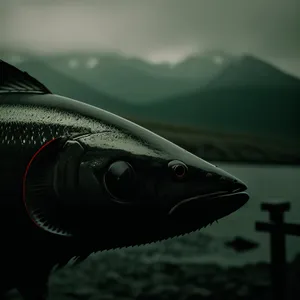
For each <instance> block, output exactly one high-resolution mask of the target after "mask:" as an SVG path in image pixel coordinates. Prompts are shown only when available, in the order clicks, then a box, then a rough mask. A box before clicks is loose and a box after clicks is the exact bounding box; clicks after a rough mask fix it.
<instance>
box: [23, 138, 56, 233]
mask: <svg viewBox="0 0 300 300" xmlns="http://www.w3.org/2000/svg"><path fill="white" fill-rule="evenodd" d="M55 140H56V138H53V139H52V140H50V141H48V142H46V143H45V144H43V145H42V146H41V147H40V148H39V149H38V150H37V151H36V152H35V154H34V155H33V156H32V158H31V159H30V161H29V163H28V165H27V167H26V170H25V173H24V176H23V203H24V205H25V209H26V212H27V214H28V216H29V217H30V219H31V220H32V221H33V223H34V224H35V225H36V226H37V227H39V228H40V227H41V226H40V225H39V224H38V223H37V222H36V221H35V220H34V219H33V218H31V214H30V212H29V209H28V206H27V204H26V179H27V174H28V171H29V169H30V166H31V164H32V162H33V161H34V159H35V158H36V157H37V156H38V155H39V153H41V151H42V150H43V149H44V148H46V147H47V146H48V145H49V144H51V143H52V142H53V141H55Z"/></svg>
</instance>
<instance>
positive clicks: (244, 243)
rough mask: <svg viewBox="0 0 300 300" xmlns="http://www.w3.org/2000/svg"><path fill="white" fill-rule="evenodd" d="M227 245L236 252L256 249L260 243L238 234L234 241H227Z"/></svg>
mask: <svg viewBox="0 0 300 300" xmlns="http://www.w3.org/2000/svg"><path fill="white" fill-rule="evenodd" d="M225 246H226V247H227V248H231V249H233V250H234V251H236V252H246V251H249V250H254V249H256V248H257V247H258V246H259V244H258V243H256V242H252V241H250V240H247V239H244V238H242V237H239V236H237V237H236V238H234V239H233V240H232V241H228V242H225Z"/></svg>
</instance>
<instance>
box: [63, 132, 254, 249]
mask: <svg viewBox="0 0 300 300" xmlns="http://www.w3.org/2000/svg"><path fill="white" fill-rule="evenodd" d="M77 142H78V143H80V145H82V147H83V148H84V149H85V153H84V155H83V156H82V157H81V161H80V163H79V169H78V182H77V186H76V195H74V197H73V198H74V199H75V198H76V199H78V201H75V203H76V202H77V203H79V206H77V213H76V214H75V215H76V216H77V217H76V222H75V223H74V222H73V223H71V222H70V223H69V224H72V226H71V227H69V228H70V229H71V230H72V231H73V232H76V234H77V235H79V236H81V238H85V239H90V238H91V239H93V240H94V239H95V234H96V235H97V234H99V237H101V247H102V248H105V249H110V248H116V247H123V246H132V245H140V244H147V243H151V242H155V241H159V240H163V239H167V238H171V237H174V236H178V235H182V234H186V233H190V232H192V231H195V230H198V229H201V228H202V227H205V226H207V225H208V224H210V223H212V222H214V221H216V220H218V219H220V218H222V217H224V216H226V215H228V214H230V213H232V212H234V211H236V210H237V209H239V208H240V207H242V206H243V205H244V204H245V203H246V202H247V201H248V198H249V197H248V195H247V194H246V193H244V191H245V190H246V188H247V187H246V185H245V184H244V183H243V182H242V181H241V180H239V179H238V178H236V177H234V176H232V175H231V174H229V173H227V172H225V171H224V170H222V169H220V168H218V167H217V166H214V165H212V164H210V163H209V162H206V161H205V160H203V159H201V158H199V157H197V156H195V155H193V154H191V153H189V152H188V151H186V150H184V149H182V148H180V147H178V146H177V145H175V144H173V143H171V142H169V141H167V140H165V139H163V138H161V137H159V136H157V135H155V134H153V133H151V132H147V131H145V132H144V135H142V138H140V135H138V136H137V135H135V136H134V135H132V134H130V133H126V132H125V133H124V132H123V131H117V130H116V131H111V132H110V131H108V132H103V133H99V134H92V135H87V136H84V137H80V138H78V139H77ZM71 199H72V198H71ZM78 207H79V209H78Z"/></svg>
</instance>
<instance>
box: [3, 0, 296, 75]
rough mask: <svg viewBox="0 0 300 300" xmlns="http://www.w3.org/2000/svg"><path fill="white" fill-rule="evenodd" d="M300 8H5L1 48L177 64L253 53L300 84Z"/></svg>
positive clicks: (291, 2) (267, 1) (265, 1)
mask: <svg viewBox="0 0 300 300" xmlns="http://www.w3.org/2000/svg"><path fill="white" fill-rule="evenodd" d="M299 13H300V1H299V0H251V1H249V0H184V1H183V0H83V1H79V0H0V46H6V47H13V48H18V49H29V50H32V51H35V52H39V53H43V52H58V51H70V50H92V51H98V50H105V51H118V52H123V53H125V54H129V55H135V56H139V57H143V58H146V59H149V60H152V61H156V62H159V61H170V62H176V61H178V60H181V59H183V58H184V57H186V56H187V55H189V54H191V53H195V52H203V51H207V50H222V51H227V52H230V53H233V54H240V53H245V52H246V53H250V54H253V55H256V56H258V57H260V58H262V59H265V60H267V61H270V62H272V63H274V64H276V65H278V66H280V67H282V68H283V69H285V70H287V71H289V72H291V73H293V74H296V75H298V76H300V18H299Z"/></svg>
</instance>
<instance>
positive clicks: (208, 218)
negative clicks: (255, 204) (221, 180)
mask: <svg viewBox="0 0 300 300" xmlns="http://www.w3.org/2000/svg"><path fill="white" fill-rule="evenodd" d="M246 190H247V186H246V185H245V184H243V183H241V182H240V183H239V184H238V185H237V186H236V187H235V188H234V189H232V190H231V191H228V190H227V191H218V192H213V193H208V194H203V195H198V196H194V197H190V198H187V199H184V200H182V201H180V202H179V203H177V204H176V205H175V206H174V207H172V209H171V210H170V211H169V214H168V216H169V220H170V221H171V223H173V224H178V226H183V227H184V225H186V226H187V227H186V231H194V230H196V229H200V228H202V227H206V226H207V225H209V224H212V223H213V222H215V221H218V220H219V219H221V218H224V217H226V216H228V215H230V214H231V213H233V212H235V211H237V210H238V209H240V208H241V207H242V206H244V205H245V204H246V203H247V202H248V200H249V195H248V194H247V193H246V192H245V191H246ZM176 227H177V226H176ZM189 228H190V230H189Z"/></svg>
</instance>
